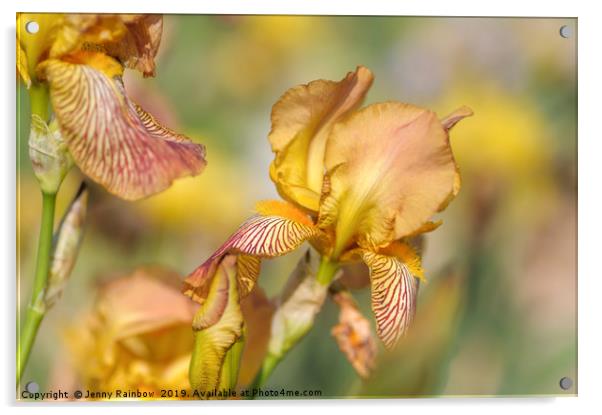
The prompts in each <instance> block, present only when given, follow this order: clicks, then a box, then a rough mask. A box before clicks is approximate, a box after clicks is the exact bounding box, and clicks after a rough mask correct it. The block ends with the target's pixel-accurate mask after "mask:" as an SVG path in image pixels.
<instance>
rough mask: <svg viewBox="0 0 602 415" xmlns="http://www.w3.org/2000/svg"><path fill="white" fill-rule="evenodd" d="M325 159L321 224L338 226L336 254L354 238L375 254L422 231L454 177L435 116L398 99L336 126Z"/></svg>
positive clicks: (449, 155) (444, 137)
mask: <svg viewBox="0 0 602 415" xmlns="http://www.w3.org/2000/svg"><path fill="white" fill-rule="evenodd" d="M325 161H326V168H327V182H326V184H325V194H324V195H323V202H322V204H321V206H320V218H319V224H318V225H319V226H320V227H326V226H331V225H333V226H335V229H336V237H337V241H336V245H335V248H334V255H335V256H338V255H339V254H340V253H341V252H343V250H344V249H345V248H346V247H347V246H348V245H349V243H351V242H352V240H357V242H358V243H359V244H360V245H361V246H363V247H369V248H371V249H376V248H378V247H379V246H385V245H387V244H388V243H390V242H391V241H393V240H396V239H400V238H402V237H404V236H406V235H408V234H410V233H412V232H413V231H415V230H416V229H418V228H420V227H421V226H422V225H423V224H424V223H425V222H426V221H427V220H428V219H429V218H430V217H431V216H432V215H433V214H434V213H436V212H437V209H438V207H439V206H440V204H441V203H442V202H443V201H444V200H445V198H446V197H447V196H448V194H450V192H451V191H452V189H453V186H454V179H455V172H456V169H455V163H454V160H453V156H452V152H451V148H450V146H449V141H448V138H447V133H446V131H445V130H444V128H443V127H442V125H441V123H440V122H439V120H438V119H437V117H436V115H435V114H434V113H433V112H431V111H428V110H425V109H422V108H418V107H415V106H412V105H409V104H402V103H396V102H387V103H382V104H374V105H370V106H368V107H366V108H364V109H362V110H360V111H358V112H356V113H354V114H353V115H352V116H350V117H349V118H348V119H347V120H345V121H343V122H341V123H338V124H337V125H336V126H335V127H334V128H333V131H332V133H331V135H330V138H329V141H328V144H327V148H326V157H325Z"/></svg>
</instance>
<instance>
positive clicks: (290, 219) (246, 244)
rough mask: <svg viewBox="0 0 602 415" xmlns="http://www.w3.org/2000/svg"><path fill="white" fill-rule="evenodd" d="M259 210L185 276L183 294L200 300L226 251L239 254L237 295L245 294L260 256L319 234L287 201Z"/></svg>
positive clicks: (286, 249)
mask: <svg viewBox="0 0 602 415" xmlns="http://www.w3.org/2000/svg"><path fill="white" fill-rule="evenodd" d="M258 211H260V213H261V214H259V215H256V216H253V217H251V218H250V219H248V220H247V221H246V222H245V223H243V224H242V226H241V227H240V228H238V230H237V231H236V232H235V233H234V234H233V235H232V236H230V238H228V240H227V241H226V242H225V243H224V244H223V245H222V246H221V247H220V248H219V249H218V250H217V251H216V252H215V253H214V254H213V255H211V257H209V259H208V260H207V261H205V262H204V263H203V264H202V265H201V266H199V267H198V268H197V269H196V270H194V271H193V272H192V274H190V275H189V276H188V278H186V280H185V285H184V294H186V295H188V296H190V297H191V298H192V299H193V300H195V301H197V302H201V303H202V302H203V299H204V298H205V297H206V295H207V284H208V282H209V281H210V280H211V277H212V276H213V274H214V273H215V269H216V268H215V267H216V264H217V263H218V262H219V260H220V259H221V258H222V257H223V256H224V255H226V254H238V255H239V256H238V260H237V278H238V281H239V289H240V290H241V291H240V296H241V297H244V296H245V295H247V294H248V293H249V292H250V291H251V289H252V288H253V286H254V284H255V281H256V280H257V276H258V275H259V269H260V258H273V257H276V256H280V255H284V254H286V253H289V252H291V251H293V250H295V249H296V248H298V247H299V246H300V245H301V244H302V243H303V242H305V241H306V240H308V239H310V238H313V237H316V236H317V235H318V234H319V230H318V229H317V228H316V227H315V226H313V224H312V223H311V221H310V220H309V218H307V216H304V214H303V213H302V212H300V211H298V210H297V209H296V208H295V207H294V206H292V205H290V204H288V203H286V202H276V201H270V202H267V203H263V204H261V205H260V206H259V208H258Z"/></svg>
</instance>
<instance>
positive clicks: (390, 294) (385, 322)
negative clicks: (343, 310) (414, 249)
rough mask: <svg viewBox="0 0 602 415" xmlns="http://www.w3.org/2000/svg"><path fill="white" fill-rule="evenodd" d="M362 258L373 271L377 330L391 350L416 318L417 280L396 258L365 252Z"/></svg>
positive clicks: (373, 304)
mask: <svg viewBox="0 0 602 415" xmlns="http://www.w3.org/2000/svg"><path fill="white" fill-rule="evenodd" d="M363 259H364V262H365V263H366V265H367V266H368V268H369V269H370V281H371V286H372V293H371V296H372V311H373V312H374V317H375V319H376V331H377V334H378V337H380V339H381V340H382V341H383V343H384V344H385V346H386V347H387V348H392V347H393V346H394V345H395V344H396V343H397V341H398V340H399V339H400V338H401V336H403V334H404V333H405V332H406V331H407V329H408V327H409V326H410V324H411V323H412V320H413V318H414V314H415V312H416V294H417V291H418V285H417V281H416V279H415V278H414V276H412V274H411V272H410V270H409V269H408V267H407V266H406V265H405V264H404V263H403V262H401V261H400V260H399V259H398V258H396V257H393V256H388V255H382V254H377V253H374V252H371V251H368V250H366V251H364V253H363Z"/></svg>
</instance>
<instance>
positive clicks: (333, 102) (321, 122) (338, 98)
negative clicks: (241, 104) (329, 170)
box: [268, 66, 373, 212]
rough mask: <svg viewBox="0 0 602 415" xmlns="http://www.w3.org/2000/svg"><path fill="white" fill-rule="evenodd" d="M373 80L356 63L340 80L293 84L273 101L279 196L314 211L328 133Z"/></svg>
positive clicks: (272, 139) (272, 174)
mask: <svg viewBox="0 0 602 415" xmlns="http://www.w3.org/2000/svg"><path fill="white" fill-rule="evenodd" d="M372 79H373V77H372V73H371V72H370V70H368V69H367V68H364V67H362V66H359V67H358V68H357V69H356V71H355V72H349V73H348V74H347V76H346V77H345V78H343V79H342V80H341V81H339V82H335V81H326V80H317V81H313V82H310V83H309V84H307V85H300V86H297V87H294V88H291V89H289V90H288V91H286V92H285V93H284V95H283V96H282V97H281V98H280V100H279V101H278V102H277V103H276V104H274V107H273V108H272V130H271V131H270V134H269V137H268V138H269V140H270V143H271V145H272V151H273V152H274V153H275V158H274V161H273V162H272V165H271V167H270V177H271V178H272V180H273V181H274V183H275V184H276V187H277V189H278V192H279V193H280V195H281V196H282V197H283V198H285V199H287V200H289V201H290V202H293V203H295V204H297V205H299V206H301V207H303V208H306V209H309V210H312V211H316V212H317V211H318V203H319V200H320V190H321V187H322V177H323V174H324V150H325V148H326V141H327V138H328V134H329V133H330V130H331V128H332V125H333V124H334V123H336V122H337V121H338V120H340V119H342V118H343V117H345V116H346V115H347V114H348V113H349V112H350V111H352V110H354V109H355V108H357V107H358V106H359V105H360V104H361V102H362V100H363V99H364V96H365V95H366V92H367V91H368V89H369V88H370V85H371V84H372Z"/></svg>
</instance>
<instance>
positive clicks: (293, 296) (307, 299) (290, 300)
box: [268, 251, 328, 359]
mask: <svg viewBox="0 0 602 415" xmlns="http://www.w3.org/2000/svg"><path fill="white" fill-rule="evenodd" d="M315 262H316V261H313V260H312V258H311V257H310V253H309V251H308V252H307V254H306V255H305V256H304V257H303V258H302V259H301V261H300V262H299V264H298V265H297V268H296V269H295V271H294V272H293V274H292V275H291V277H290V279H289V281H288V283H287V287H286V288H285V290H284V295H283V297H282V299H281V300H280V304H279V306H278V308H277V309H276V312H275V313H274V317H273V318H272V333H271V337H270V342H269V345H268V354H269V355H271V356H273V357H274V358H276V359H279V358H281V357H282V356H284V355H285V354H286V353H287V352H288V351H289V350H290V349H291V348H292V347H293V346H294V345H295V344H297V342H298V341H299V340H301V338H302V337H303V336H305V335H306V334H307V332H309V330H310V329H311V328H312V326H313V324H314V319H315V317H316V314H318V312H319V311H320V309H321V308H322V305H323V304H324V300H325V299H326V294H327V292H328V287H327V286H325V285H323V284H320V283H319V282H318V281H317V280H316V269H317V264H316V263H315Z"/></svg>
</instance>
